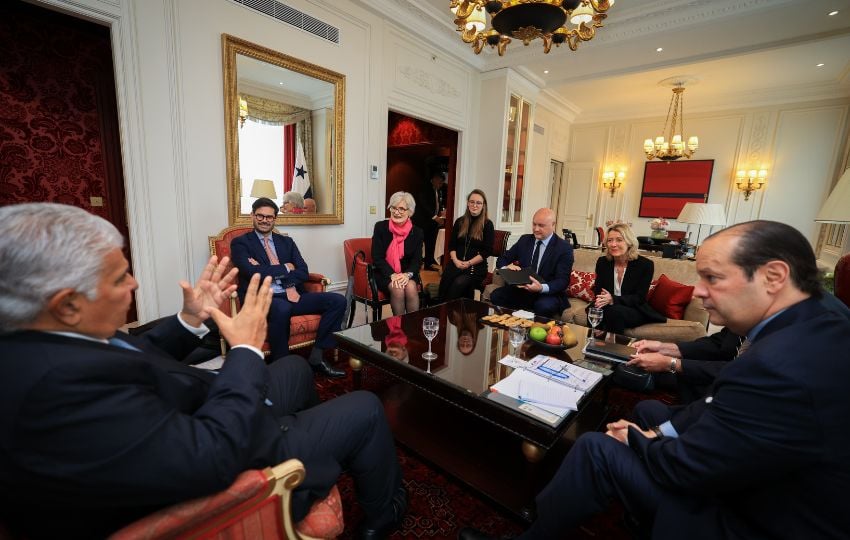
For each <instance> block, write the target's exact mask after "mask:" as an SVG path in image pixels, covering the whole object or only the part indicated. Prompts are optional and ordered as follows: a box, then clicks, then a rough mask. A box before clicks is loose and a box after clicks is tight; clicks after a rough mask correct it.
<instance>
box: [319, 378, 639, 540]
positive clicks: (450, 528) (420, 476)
mask: <svg viewBox="0 0 850 540" xmlns="http://www.w3.org/2000/svg"><path fill="white" fill-rule="evenodd" d="M343 366H345V368H346V370H348V369H349V368H348V366H347V365H346V364H345V363H343V362H340V363H339V364H338V367H343ZM317 386H318V389H319V395H320V396H321V398H322V399H323V400H326V399H330V398H332V397H334V396H338V395H341V394H344V393H346V392H348V391H349V390H350V388H351V379H350V376H349V377H346V378H344V379H337V380H328V379H323V378H322V379H317ZM644 397H646V396H642V395H639V394H635V393H632V392H628V391H622V390H620V389H613V390H612V391H611V397H610V403H611V404H612V411H611V413H610V417H612V418H620V417H622V416H623V413H624V412H627V411H629V410H631V408H632V406H633V405H634V403H635V402H637V401H638V400H639V399H641V398H644ZM398 458H399V462H400V463H401V467H402V470H403V473H404V484H405V486H406V487H407V490H408V495H409V499H410V500H409V506H408V512H407V515H406V516H405V518H404V522H403V523H402V526H401V527H400V529H399V530H398V531H396V532H395V533H394V534H393V535H392V538H428V539H454V538H457V533H458V531H459V530H460V529H462V528H463V527H474V528H476V529H479V530H482V531H485V532H488V533H491V534H495V535H499V536H501V535H508V536H513V535H516V534H518V533H520V532H521V531H522V530H523V528H524V527H523V524H522V522H521V521H518V520H517V519H515V518H513V517H512V516H511V515H509V514H507V513H505V512H502V511H501V510H500V509H499V508H497V507H496V506H494V505H491V504H490V503H489V502H487V501H485V500H483V499H482V498H481V497H479V496H477V495H476V494H475V493H474V492H472V491H471V490H469V489H468V488H466V487H465V486H464V485H462V484H461V483H459V482H457V481H455V480H454V479H453V478H451V477H449V476H447V475H445V474H443V473H442V472H441V471H440V470H438V469H436V468H434V467H432V466H430V465H429V464H428V463H426V462H424V461H423V460H421V459H419V458H418V457H417V456H416V455H415V454H414V453H413V452H412V451H410V450H408V449H406V448H401V447H399V448H398ZM338 487H339V489H340V492H341V494H342V500H343V508H344V513H345V525H346V529H345V532H344V533H343V535H342V536H341V537H340V538H342V539H349V538H355V536H354V533H355V530H356V527H357V525H358V524H359V523H360V521H361V519H362V517H363V515H362V513H361V511H360V508H359V506H358V505H357V503H356V500H355V497H354V486H353V482H352V480H351V478H350V477H348V476H343V478H342V479H341V480H340V483H339V484H338ZM569 538H575V539H578V540H599V539H605V540H629V539H631V538H632V536H631V535H630V534H629V532H628V531H627V529H626V528H625V527H624V526H623V512H622V508H621V507H620V506H619V505H618V504H616V503H614V504H612V506H611V508H610V509H609V510H608V512H606V513H605V514H602V515H600V516H597V517H596V518H594V519H592V520H589V521H588V522H587V523H585V524H584V525H583V526H582V527H580V528H579V529H576V530H575V531H574V532H573V534H571V535H570V536H569ZM546 540H549V539H546ZM552 540H557V539H552Z"/></svg>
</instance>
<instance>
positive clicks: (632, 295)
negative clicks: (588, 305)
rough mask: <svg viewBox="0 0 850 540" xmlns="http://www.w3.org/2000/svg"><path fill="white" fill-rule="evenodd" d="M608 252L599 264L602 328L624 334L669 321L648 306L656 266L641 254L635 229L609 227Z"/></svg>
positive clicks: (622, 225)
mask: <svg viewBox="0 0 850 540" xmlns="http://www.w3.org/2000/svg"><path fill="white" fill-rule="evenodd" d="M605 245H606V248H607V251H606V252H605V255H604V256H602V257H599V259H597V261H596V283H595V284H594V285H593V292H594V293H595V294H596V300H595V301H594V303H593V305H595V306H596V307H598V308H602V310H603V311H602V313H603V314H602V323H601V324H600V328H602V329H604V330H608V331H609V332H614V333H617V334H622V333H623V332H624V331H625V329H626V328H634V327H635V326H640V325H642V324H646V323H650V322H665V321H666V320H667V319H666V318H665V317H664V316H662V315H661V314H659V313H658V312H657V311H655V310H654V309H652V307H651V306H650V305H649V304H648V303H647V301H646V296H647V294H648V293H649V284H650V283H651V282H652V274H653V272H654V271H655V265H654V264H653V263H652V261H651V260H649V259H647V258H646V257H643V256H641V255H638V250H637V246H638V241H637V238H636V237H635V233H634V232H632V228H631V227H629V226H628V225H626V224H625V223H615V224H613V225H611V226H609V227H608V230H607V232H606V235H605Z"/></svg>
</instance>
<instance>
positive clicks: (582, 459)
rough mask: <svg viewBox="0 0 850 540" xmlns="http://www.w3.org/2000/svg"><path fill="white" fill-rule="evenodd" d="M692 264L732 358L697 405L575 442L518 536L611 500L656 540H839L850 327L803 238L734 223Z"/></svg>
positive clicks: (765, 224) (466, 535)
mask: <svg viewBox="0 0 850 540" xmlns="http://www.w3.org/2000/svg"><path fill="white" fill-rule="evenodd" d="M696 266H697V272H698V273H699V276H700V281H699V283H698V284H697V285H696V288H695V289H694V295H695V296H697V297H699V298H702V300H703V304H704V306H705V308H706V309H707V310H708V312H709V316H710V320H711V322H712V323H714V324H717V325H722V326H726V327H728V328H729V331H730V332H733V333H735V334H738V335H742V336H746V340H747V341H746V343H747V345H745V350H744V352H742V353H741V354H740V355H739V356H738V358H737V359H736V360H735V361H733V362H731V363H729V364H728V365H726V366H725V367H724V368H723V370H721V371H720V373H719V374H718V376H717V378H716V379H715V381H714V383H713V385H712V386H711V388H710V390H709V393H708V396H706V397H705V398H704V399H701V400H698V401H695V402H693V403H691V404H689V405H687V406H684V407H669V406H666V405H663V404H661V403H660V402H653V401H642V402H640V403H639V407H638V408H639V409H643V410H642V411H641V414H640V415H639V416H640V417H641V420H640V422H639V425H638V424H634V423H631V422H628V421H626V420H619V421H617V422H613V423H611V424H608V426H607V428H608V431H607V433H604V434H603V433H586V434H584V435H582V436H581V437H579V439H578V440H577V441H576V443H575V445H573V447H572V448H571V449H570V452H569V454H567V457H566V458H565V459H564V462H563V463H562V464H561V466H560V468H559V470H558V472H557V473H556V474H555V477H554V478H553V479H552V481H551V482H550V483H549V484H548V485H547V486H546V487H545V488H544V489H543V491H542V492H541V493H540V494H539V495H538V496H537V511H538V519H537V521H536V522H535V523H534V524H533V525H532V527H531V529H530V530H528V531H527V532H526V533H525V534H524V535H523V536H522V538H563V537H564V533H565V532H566V531H569V530H570V529H571V528H573V527H575V526H577V525H578V524H580V523H581V522H582V520H584V519H585V518H587V517H588V516H590V515H591V514H594V513H597V512H600V511H603V510H604V509H605V508H607V505H608V502H609V501H610V499H613V498H617V499H620V500H621V501H622V503H623V505H624V506H625V507H626V509H627V510H628V512H629V513H630V514H631V515H632V516H633V517H635V518H636V519H637V521H638V522H640V523H641V524H642V525H644V526H645V527H646V528H647V529H648V528H650V527H651V532H652V538H654V539H671V540H672V539H679V538H689V539H715V538H803V537H805V538H822V539H825V538H835V539H838V538H848V537H850V513H848V512H847V492H848V490H850V430H848V427H847V417H848V414H850V393H848V391H847V384H848V381H850V361H848V358H847V351H850V320H848V319H847V318H846V316H844V315H842V314H840V313H836V312H835V311H831V310H830V309H829V308H828V307H825V306H824V305H823V303H822V302H821V299H820V298H819V296H820V291H821V289H820V281H819V279H818V277H819V275H818V269H817V265H816V263H815V256H814V253H813V251H812V248H811V246H810V245H809V242H808V240H806V238H805V237H804V236H803V235H802V234H800V232H799V231H797V230H796V229H794V228H792V227H790V226H788V225H786V224H784V223H778V222H774V221H750V222H746V223H740V224H737V225H733V226H731V227H729V228H727V229H724V230H722V231H720V232H718V233H715V234H713V235H711V236H710V237H709V238H708V239H706V241H705V242H704V243H703V244H702V247H700V249H699V251H698V252H697V260H696ZM644 404H651V406H649V407H645V406H644ZM461 538H463V539H466V540H472V539H481V538H486V536H483V535H481V534H479V533H477V532H475V531H470V530H466V531H464V532H463V534H461Z"/></svg>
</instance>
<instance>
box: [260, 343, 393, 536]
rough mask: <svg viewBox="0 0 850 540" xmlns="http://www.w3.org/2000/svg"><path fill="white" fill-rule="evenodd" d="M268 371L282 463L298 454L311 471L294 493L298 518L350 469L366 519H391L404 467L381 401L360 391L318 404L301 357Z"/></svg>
mask: <svg viewBox="0 0 850 540" xmlns="http://www.w3.org/2000/svg"><path fill="white" fill-rule="evenodd" d="M269 371H270V373H271V381H270V385H269V393H268V398H269V400H270V401H271V402H272V405H271V407H272V411H273V413H274V415H275V416H277V417H278V419H279V423H280V430H281V434H282V436H281V438H280V441H279V444H280V446H279V451H280V455H281V461H282V460H283V459H289V458H297V459H299V460H301V462H302V463H304V467H305V469H306V471H307V476H306V477H305V479H304V482H303V483H302V484H301V485H300V486H299V487H298V488H297V489H296V490H295V493H294V497H293V507H292V515H293V518H294V519H295V520H296V521H300V520H301V519H303V518H304V516H305V515H307V512H308V511H309V509H310V505H311V504H312V503H313V501H314V500H315V499H316V498H319V497H324V496H326V495H327V493H328V491H329V490H330V489H331V487H332V486H333V485H334V484H336V482H337V480H338V478H339V475H340V473H341V472H342V471H343V470H347V471H348V472H349V473H351V475H352V477H353V478H354V484H355V491H356V495H357V499H358V502H359V503H360V505H361V507H362V508H363V511H364V513H365V514H366V519H367V521H368V522H369V523H370V524H372V525H373V526H374V525H382V524H384V523H387V522H389V521H390V520H391V519H392V517H393V511H392V497H393V495H394V494H395V492H396V490H397V489H398V488H399V486H401V468H400V466H399V464H398V459H397V457H396V450H395V444H394V442H393V437H392V433H391V432H390V428H389V424H387V420H386V417H385V416H384V407H383V405H382V404H381V402H380V400H379V399H378V398H377V397H376V396H375V395H374V394H372V393H370V392H364V391H356V392H351V393H349V394H344V395H342V396H340V397H337V398H334V399H331V400H329V401H326V402H324V403H321V404H318V405H316V403H318V397H317V396H316V389H315V383H314V381H313V371H312V370H311V369H310V367H309V366H308V365H307V362H306V361H305V360H304V359H303V358H301V357H300V356H296V355H291V356H287V357H286V358H284V359H282V360H281V361H279V362H275V363H273V364H271V365H270V366H269Z"/></svg>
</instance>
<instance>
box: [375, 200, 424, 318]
mask: <svg viewBox="0 0 850 540" xmlns="http://www.w3.org/2000/svg"><path fill="white" fill-rule="evenodd" d="M387 210H389V212H390V219H387V220H384V221H379V222H378V223H375V230H374V232H373V233H372V262H373V263H374V265H375V282H376V284H377V285H378V288H379V289H381V291H383V292H384V294H385V295H387V296H388V297H389V299H390V307H391V308H392V310H393V315H402V314H404V313H410V312H411V311H416V310H418V309H419V287H418V284H417V282H418V275H419V266H420V265H421V264H422V241H423V233H422V229H420V228H419V227H417V226H415V225H414V224H413V222H412V221H410V216H412V215H413V212H414V211H415V210H416V201H415V200H414V199H413V195H411V194H410V193H407V192H406V191H396V192H395V193H393V194H392V196H391V197H390V204H389V205H388V206H387Z"/></svg>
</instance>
